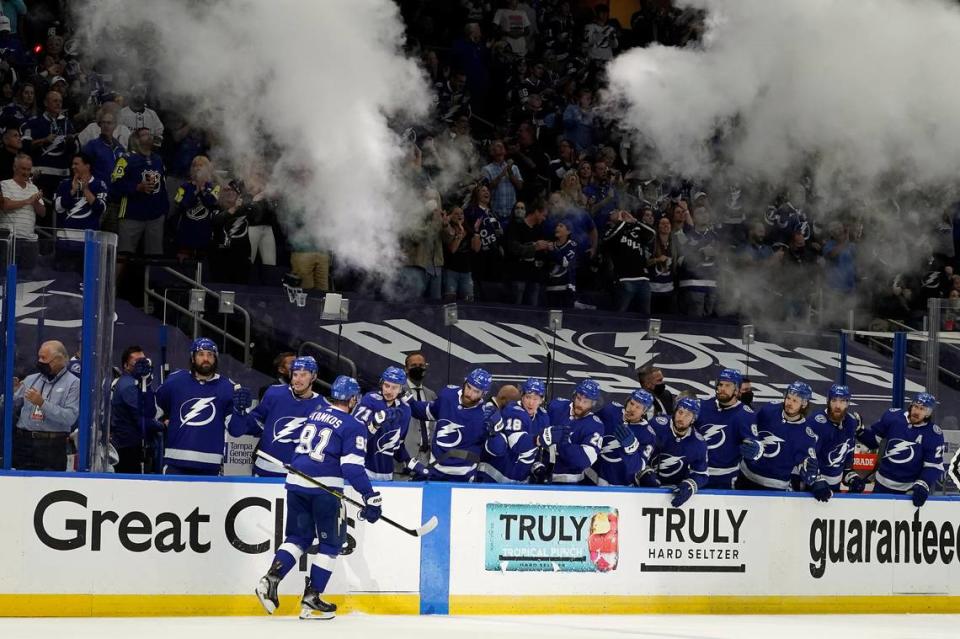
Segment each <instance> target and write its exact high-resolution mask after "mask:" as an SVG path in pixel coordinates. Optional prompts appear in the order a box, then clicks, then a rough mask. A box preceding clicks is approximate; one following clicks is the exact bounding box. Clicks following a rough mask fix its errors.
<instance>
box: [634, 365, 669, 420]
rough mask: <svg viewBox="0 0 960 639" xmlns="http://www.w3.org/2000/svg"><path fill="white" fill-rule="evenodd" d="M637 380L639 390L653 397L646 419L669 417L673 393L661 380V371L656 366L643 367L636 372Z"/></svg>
mask: <svg viewBox="0 0 960 639" xmlns="http://www.w3.org/2000/svg"><path fill="white" fill-rule="evenodd" d="M637 380H638V381H639V382H640V386H641V388H643V390H645V391H647V392H648V393H650V394H651V395H653V406H651V410H650V411H648V412H647V419H650V418H652V417H653V416H654V415H671V414H672V413H673V402H674V397H673V393H671V392H670V391H668V390H667V384H666V382H665V381H664V379H663V371H661V370H660V369H659V368H657V367H656V366H644V367H643V368H641V369H640V370H638V371H637Z"/></svg>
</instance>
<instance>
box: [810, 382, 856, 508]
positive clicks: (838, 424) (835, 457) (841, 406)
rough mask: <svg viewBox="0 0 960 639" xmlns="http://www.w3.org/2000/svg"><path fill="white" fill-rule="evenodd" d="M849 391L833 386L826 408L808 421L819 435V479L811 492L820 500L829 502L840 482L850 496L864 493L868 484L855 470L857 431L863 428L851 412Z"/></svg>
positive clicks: (836, 385)
mask: <svg viewBox="0 0 960 639" xmlns="http://www.w3.org/2000/svg"><path fill="white" fill-rule="evenodd" d="M849 408H850V389H849V388H847V387H846V386H844V385H842V384H834V385H833V386H831V387H830V391H829V392H828V393H827V407H826V408H822V409H820V410H818V411H817V412H815V413H814V414H812V415H811V416H810V417H808V418H807V423H808V424H809V425H810V427H811V428H813V432H815V433H816V434H817V463H818V464H819V466H820V477H819V479H817V481H815V482H814V483H813V485H812V486H810V487H809V488H810V492H812V493H813V496H814V497H816V498H817V500H819V501H829V499H830V498H831V497H832V496H833V493H834V492H835V491H838V490H840V482H841V480H842V481H843V483H844V484H846V485H847V488H848V490H849V491H850V492H851V493H862V492H863V489H864V487H865V486H866V482H865V481H864V479H863V478H862V477H861V476H860V475H859V474H857V472H856V471H854V470H853V452H854V450H855V449H856V445H857V439H856V437H857V431H858V430H860V429H861V428H863V424H862V423H861V421H860V415H858V414H857V413H855V412H853V411H851V410H849Z"/></svg>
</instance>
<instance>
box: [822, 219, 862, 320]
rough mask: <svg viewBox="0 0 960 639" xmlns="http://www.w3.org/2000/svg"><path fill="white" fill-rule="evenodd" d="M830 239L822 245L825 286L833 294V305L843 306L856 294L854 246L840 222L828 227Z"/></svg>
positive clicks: (844, 226)
mask: <svg viewBox="0 0 960 639" xmlns="http://www.w3.org/2000/svg"><path fill="white" fill-rule="evenodd" d="M828 232H829V234H830V239H829V240H827V241H826V242H825V243H824V245H823V257H824V259H825V262H826V263H825V269H824V270H825V276H826V277H825V282H824V283H825V284H826V286H827V289H828V290H829V291H830V292H831V293H832V294H833V295H832V297H833V300H834V304H840V305H843V299H844V298H847V300H848V301H849V297H848V296H850V295H853V294H854V293H855V292H856V286H857V268H856V259H857V255H856V245H855V244H853V243H852V242H851V241H850V233H849V231H848V229H847V227H846V225H844V224H843V223H842V222H831V223H830V225H829V227H828Z"/></svg>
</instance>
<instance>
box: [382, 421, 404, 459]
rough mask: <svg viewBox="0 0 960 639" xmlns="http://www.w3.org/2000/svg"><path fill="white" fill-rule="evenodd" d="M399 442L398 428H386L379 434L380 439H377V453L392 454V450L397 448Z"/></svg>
mask: <svg viewBox="0 0 960 639" xmlns="http://www.w3.org/2000/svg"><path fill="white" fill-rule="evenodd" d="M399 443H400V429H399V428H398V429H396V430H388V431H386V432H385V433H383V434H382V435H380V439H379V440H377V454H378V455H393V452H394V451H395V450H396V449H397V444H399Z"/></svg>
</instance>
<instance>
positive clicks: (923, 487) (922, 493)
mask: <svg viewBox="0 0 960 639" xmlns="http://www.w3.org/2000/svg"><path fill="white" fill-rule="evenodd" d="M929 496H930V487H929V486H927V482H925V481H918V482H917V483H915V484H914V485H913V505H914V506H916V507H917V508H920V506H923V505H924V504H925V503H927V497H929Z"/></svg>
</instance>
